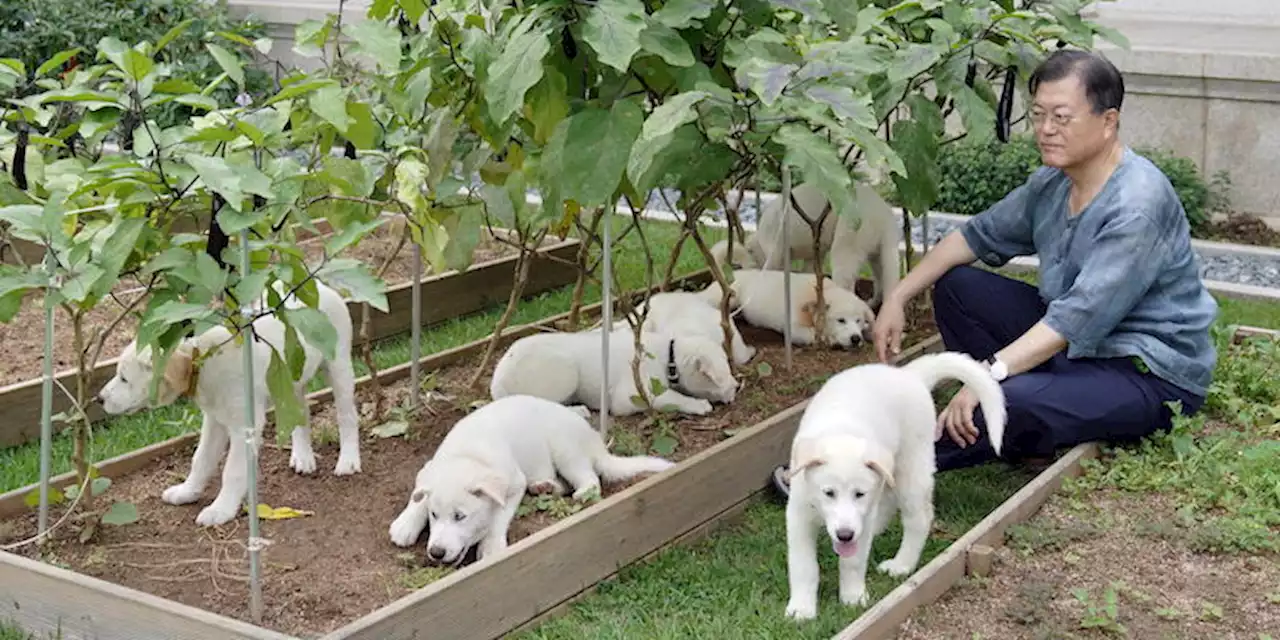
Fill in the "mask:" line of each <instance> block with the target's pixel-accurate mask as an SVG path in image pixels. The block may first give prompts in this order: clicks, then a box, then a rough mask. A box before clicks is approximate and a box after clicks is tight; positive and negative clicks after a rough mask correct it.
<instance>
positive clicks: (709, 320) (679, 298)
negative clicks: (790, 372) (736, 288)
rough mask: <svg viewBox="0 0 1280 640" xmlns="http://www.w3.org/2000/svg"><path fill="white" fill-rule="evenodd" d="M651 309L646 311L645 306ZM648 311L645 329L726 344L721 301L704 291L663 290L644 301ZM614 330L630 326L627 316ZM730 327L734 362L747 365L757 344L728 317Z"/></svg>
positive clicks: (753, 355)
mask: <svg viewBox="0 0 1280 640" xmlns="http://www.w3.org/2000/svg"><path fill="white" fill-rule="evenodd" d="M646 307H647V308H648V311H647V312H645V308H646ZM730 308H731V309H732V307H730ZM638 311H640V312H641V313H645V316H644V326H643V327H642V330H644V331H646V332H649V333H664V334H668V335H678V336H700V337H703V338H707V339H708V340H713V341H715V342H718V343H720V344H724V329H723V328H722V327H721V326H720V301H719V300H716V301H714V302H712V301H711V300H709V299H707V298H706V297H705V296H703V295H702V294H698V293H692V292H689V291H664V292H662V293H655V294H654V295H652V296H650V297H649V301H648V303H647V304H646V303H641V305H640V309H638ZM613 326H614V329H627V328H629V327H630V325H629V324H627V321H626V320H625V319H623V320H619V321H617V322H615V323H614V325H613ZM729 330H730V332H731V333H732V334H733V337H732V342H731V344H730V348H731V349H732V351H733V362H734V364H746V363H747V362H750V361H751V358H753V357H755V355H756V349H755V347H751V346H748V345H747V343H746V342H745V341H744V340H743V339H742V334H741V333H740V332H739V331H738V325H737V324H736V323H735V322H734V321H733V318H732V317H730V318H729Z"/></svg>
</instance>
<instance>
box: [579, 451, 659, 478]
mask: <svg viewBox="0 0 1280 640" xmlns="http://www.w3.org/2000/svg"><path fill="white" fill-rule="evenodd" d="M674 466H675V463H674V462H671V461H670V460H663V459H662V458H655V457H653V456H615V455H613V454H612V453H609V452H608V451H604V452H603V453H602V454H601V455H599V456H597V457H596V460H595V468H596V473H598V474H600V478H601V479H602V480H604V481H605V482H621V481H623V480H630V479H632V478H634V477H636V476H638V475H640V474H644V473H660V472H662V471H666V470H667V469H670V468H671V467H674Z"/></svg>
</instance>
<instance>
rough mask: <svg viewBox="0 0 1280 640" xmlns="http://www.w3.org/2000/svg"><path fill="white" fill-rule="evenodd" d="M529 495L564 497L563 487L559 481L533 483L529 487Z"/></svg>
mask: <svg viewBox="0 0 1280 640" xmlns="http://www.w3.org/2000/svg"><path fill="white" fill-rule="evenodd" d="M529 495H534V496H540V495H552V496H562V495H564V485H563V484H561V483H560V481H559V480H555V479H552V480H543V481H541V482H535V483H533V484H531V485H529Z"/></svg>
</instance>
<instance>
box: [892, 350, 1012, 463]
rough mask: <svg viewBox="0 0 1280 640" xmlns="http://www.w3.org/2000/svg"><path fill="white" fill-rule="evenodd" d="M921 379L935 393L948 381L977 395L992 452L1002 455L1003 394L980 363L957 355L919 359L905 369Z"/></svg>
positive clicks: (954, 353)
mask: <svg viewBox="0 0 1280 640" xmlns="http://www.w3.org/2000/svg"><path fill="white" fill-rule="evenodd" d="M902 368H903V369H905V370H907V371H910V372H911V373H913V374H915V375H916V376H918V377H919V378H920V381H921V382H923V383H924V386H925V387H927V388H929V389H930V390H932V389H933V388H934V387H935V386H937V385H938V383H939V382H941V381H943V380H945V379H952V380H959V381H960V382H962V383H964V385H965V386H966V387H969V388H970V389H972V390H973V392H974V393H976V394H978V404H979V405H980V406H981V407H982V415H983V416H984V417H985V418H986V422H987V433H988V435H990V437H991V448H992V449H995V452H996V453H997V454H999V453H1000V447H1001V445H1002V444H1003V443H1004V425H1005V419H1006V411H1005V401H1004V390H1003V389H1001V388H1000V383H999V382H996V381H995V379H993V378H992V377H991V374H989V373H988V372H987V369H986V367H984V366H982V364H980V363H979V362H978V361H977V360H974V359H973V358H971V357H969V356H967V355H965V354H963V353H956V352H954V351H947V352H943V353H932V354H929V355H924V356H920V357H919V358H916V359H915V360H912V361H911V362H909V363H907V364H905V365H903V366H902Z"/></svg>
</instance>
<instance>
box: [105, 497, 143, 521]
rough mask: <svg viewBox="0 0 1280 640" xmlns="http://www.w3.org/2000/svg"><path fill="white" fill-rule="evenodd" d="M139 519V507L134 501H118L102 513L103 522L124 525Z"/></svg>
mask: <svg viewBox="0 0 1280 640" xmlns="http://www.w3.org/2000/svg"><path fill="white" fill-rule="evenodd" d="M137 521H138V507H137V505H135V504H133V503H132V502H116V503H114V504H112V505H111V508H110V509H107V512H106V513H104V514H102V524H107V525H112V526H117V527H118V526H123V525H127V524H133V523H135V522H137Z"/></svg>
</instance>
